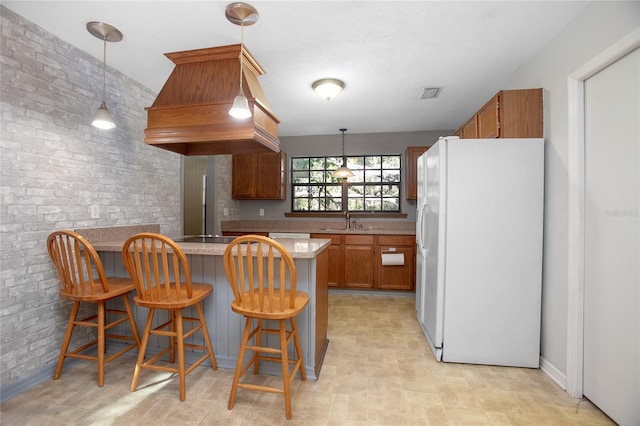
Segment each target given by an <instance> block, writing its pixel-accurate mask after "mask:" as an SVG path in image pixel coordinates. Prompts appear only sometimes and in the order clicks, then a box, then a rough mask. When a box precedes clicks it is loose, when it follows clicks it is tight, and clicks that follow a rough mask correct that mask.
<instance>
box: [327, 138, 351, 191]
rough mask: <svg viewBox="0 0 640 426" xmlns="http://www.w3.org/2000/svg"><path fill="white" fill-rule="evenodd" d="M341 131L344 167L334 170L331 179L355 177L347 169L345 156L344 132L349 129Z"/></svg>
mask: <svg viewBox="0 0 640 426" xmlns="http://www.w3.org/2000/svg"><path fill="white" fill-rule="evenodd" d="M340 131H341V132H342V166H341V167H339V168H337V169H336V170H334V172H333V173H332V174H331V177H337V178H342V179H348V178H350V177H353V172H352V171H351V170H350V169H349V168H348V167H347V164H346V158H345V156H344V132H346V131H347V129H340Z"/></svg>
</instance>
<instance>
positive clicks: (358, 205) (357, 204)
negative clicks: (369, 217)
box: [349, 198, 364, 212]
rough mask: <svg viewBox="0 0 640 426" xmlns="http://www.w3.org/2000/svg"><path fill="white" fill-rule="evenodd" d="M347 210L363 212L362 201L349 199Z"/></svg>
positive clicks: (361, 199)
mask: <svg viewBox="0 0 640 426" xmlns="http://www.w3.org/2000/svg"><path fill="white" fill-rule="evenodd" d="M349 210H350V211H354V212H361V211H364V199H363V198H349Z"/></svg>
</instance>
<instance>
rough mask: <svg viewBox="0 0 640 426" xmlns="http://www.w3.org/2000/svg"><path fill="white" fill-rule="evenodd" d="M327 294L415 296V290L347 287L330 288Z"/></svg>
mask: <svg viewBox="0 0 640 426" xmlns="http://www.w3.org/2000/svg"><path fill="white" fill-rule="evenodd" d="M329 294H357V295H360V296H382V297H384V296H393V297H413V298H415V297H416V292H415V291H399V290H398V291H395V290H353V289H348V288H330V289H329Z"/></svg>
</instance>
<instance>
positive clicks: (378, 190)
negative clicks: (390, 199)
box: [365, 185, 382, 197]
mask: <svg viewBox="0 0 640 426" xmlns="http://www.w3.org/2000/svg"><path fill="white" fill-rule="evenodd" d="M365 195H366V196H367V197H381V196H382V186H381V185H367V186H366V190H365Z"/></svg>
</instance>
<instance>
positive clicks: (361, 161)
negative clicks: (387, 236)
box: [290, 154, 403, 215]
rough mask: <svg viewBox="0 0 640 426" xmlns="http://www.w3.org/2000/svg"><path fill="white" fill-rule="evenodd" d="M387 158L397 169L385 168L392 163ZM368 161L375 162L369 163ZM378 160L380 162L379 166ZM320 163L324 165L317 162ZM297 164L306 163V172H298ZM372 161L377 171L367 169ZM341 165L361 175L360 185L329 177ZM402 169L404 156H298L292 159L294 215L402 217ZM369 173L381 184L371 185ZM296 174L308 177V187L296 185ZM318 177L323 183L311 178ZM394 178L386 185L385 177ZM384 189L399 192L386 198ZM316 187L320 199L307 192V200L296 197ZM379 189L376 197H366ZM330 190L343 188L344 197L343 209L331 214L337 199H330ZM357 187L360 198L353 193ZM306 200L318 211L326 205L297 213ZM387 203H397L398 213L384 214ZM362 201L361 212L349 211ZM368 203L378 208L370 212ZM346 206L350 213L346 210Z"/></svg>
mask: <svg viewBox="0 0 640 426" xmlns="http://www.w3.org/2000/svg"><path fill="white" fill-rule="evenodd" d="M385 157H391V161H392V162H397V167H387V168H385V164H386V163H388V161H389V159H387V160H385ZM367 158H370V159H373V160H369V161H370V162H369V163H368V162H367ZM376 159H377V160H378V161H377V162H376ZM318 160H321V161H318ZM297 161H306V162H307V168H296V167H295V164H296V162H297ZM371 161H372V162H373V163H374V164H379V168H378V167H371V166H367V164H371ZM318 164H322V167H321V168H318V167H317V165H318ZM342 164H346V165H347V167H349V168H350V169H352V170H353V171H354V172H355V173H356V174H362V175H363V176H362V178H361V179H360V180H358V181H352V180H351V179H353V178H350V179H340V178H332V177H331V176H330V174H331V173H332V172H333V171H334V170H335V169H337V168H338V167H340V166H341V165H342ZM314 165H315V166H314ZM402 166H403V157H402V154H359V155H345V156H344V157H342V156H324V155H305V156H295V157H291V167H290V179H291V182H290V188H291V205H290V208H291V214H293V215H296V214H298V215H335V214H344V213H346V212H348V213H351V214H366V215H371V214H375V215H385V214H386V215H397V214H403V213H402V192H403V185H402V183H403V176H402ZM367 171H369V172H372V171H373V173H372V175H374V176H375V175H377V176H378V177H379V179H378V180H375V181H370V180H368V178H367ZM296 173H302V174H304V173H307V174H308V178H307V182H305V183H296V180H297V179H298V178H299V176H296ZM313 173H315V174H316V177H321V180H322V181H313V180H312V174H313ZM389 175H393V176H394V177H395V179H396V180H392V181H385V179H384V177H385V176H389ZM385 185H391V186H393V187H395V188H396V191H395V193H394V194H393V196H391V197H389V196H387V197H385V192H384V191H383V190H382V189H383V187H384V186H385ZM305 186H306V187H317V188H316V190H317V195H315V196H314V194H311V192H313V191H309V190H308V191H307V193H308V194H309V195H308V196H307V197H296V188H298V187H305ZM376 186H379V187H380V188H378V189H374V190H373V191H375V192H376V193H377V194H379V195H377V196H371V195H369V196H368V195H367V192H368V190H367V188H373V187H376ZM330 187H340V188H341V196H340V200H339V206H340V209H339V210H338V209H332V210H328V209H327V208H328V207H329V204H330V203H336V204H337V202H336V197H331V192H332V191H327V188H330ZM357 187H362V188H361V189H360V191H359V192H358V194H361V196H354V190H355V188H357ZM304 198H307V199H309V200H317V204H316V206H315V207H316V208H317V207H319V205H320V204H324V205H323V206H322V209H317V210H314V209H307V210H296V201H297V200H300V199H304ZM385 199H388V200H389V199H391V200H394V201H393V203H394V204H395V205H397V209H393V210H385V209H384V206H385ZM350 200H351V201H352V205H351V206H350V203H349V201H350ZM356 200H360V203H361V208H359V209H355V210H352V209H351V208H350V207H353V204H355V203H358V201H356ZM369 203H374V204H375V203H377V204H378V208H376V209H371V208H370V207H368V206H371V204H369ZM345 206H347V209H346V210H345Z"/></svg>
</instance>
